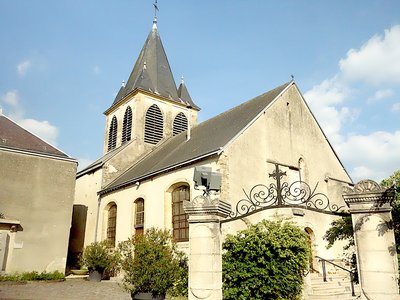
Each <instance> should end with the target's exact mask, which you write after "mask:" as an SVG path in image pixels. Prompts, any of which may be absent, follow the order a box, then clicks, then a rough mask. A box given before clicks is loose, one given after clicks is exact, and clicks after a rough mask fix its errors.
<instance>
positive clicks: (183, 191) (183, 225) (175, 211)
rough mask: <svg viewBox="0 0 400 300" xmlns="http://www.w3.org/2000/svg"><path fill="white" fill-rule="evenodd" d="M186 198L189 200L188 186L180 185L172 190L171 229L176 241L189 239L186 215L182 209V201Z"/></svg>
mask: <svg viewBox="0 0 400 300" xmlns="http://www.w3.org/2000/svg"><path fill="white" fill-rule="evenodd" d="M186 200H190V194H189V187H188V186H180V187H178V188H176V189H174V190H173V191H172V230H173V237H174V240H175V241H176V242H186V241H188V240H189V222H188V215H187V214H186V213H185V211H184V210H183V201H186Z"/></svg>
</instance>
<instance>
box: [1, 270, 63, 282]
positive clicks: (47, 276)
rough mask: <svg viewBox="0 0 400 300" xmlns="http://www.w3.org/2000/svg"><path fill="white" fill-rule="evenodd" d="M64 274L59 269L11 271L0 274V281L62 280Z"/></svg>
mask: <svg viewBox="0 0 400 300" xmlns="http://www.w3.org/2000/svg"><path fill="white" fill-rule="evenodd" d="M64 279H65V276H64V274H62V273H61V272H59V271H54V272H50V273H47V272H45V271H44V272H42V273H38V272H37V271H32V272H23V273H13V274H7V275H0V281H34V280H64Z"/></svg>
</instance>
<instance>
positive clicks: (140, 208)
mask: <svg viewBox="0 0 400 300" xmlns="http://www.w3.org/2000/svg"><path fill="white" fill-rule="evenodd" d="M143 227H144V200H143V199H142V198H139V199H137V200H136V201H135V234H143Z"/></svg>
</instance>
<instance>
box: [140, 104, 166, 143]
mask: <svg viewBox="0 0 400 300" xmlns="http://www.w3.org/2000/svg"><path fill="white" fill-rule="evenodd" d="M163 130H164V121H163V116H162V113H161V110H160V108H159V107H158V106H157V105H155V104H153V105H152V106H150V108H149V109H148V110H147V112H146V118H145V123H144V141H145V143H149V144H153V145H155V144H157V143H158V142H159V141H160V140H161V139H162V138H163Z"/></svg>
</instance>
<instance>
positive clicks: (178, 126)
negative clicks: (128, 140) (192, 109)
mask: <svg viewBox="0 0 400 300" xmlns="http://www.w3.org/2000/svg"><path fill="white" fill-rule="evenodd" d="M187 129H188V120H187V118H186V116H185V115H184V114H183V113H179V114H178V115H177V116H176V117H175V119H174V124H173V127H172V132H173V134H174V135H177V134H179V133H181V132H182V131H185V130H187Z"/></svg>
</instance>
